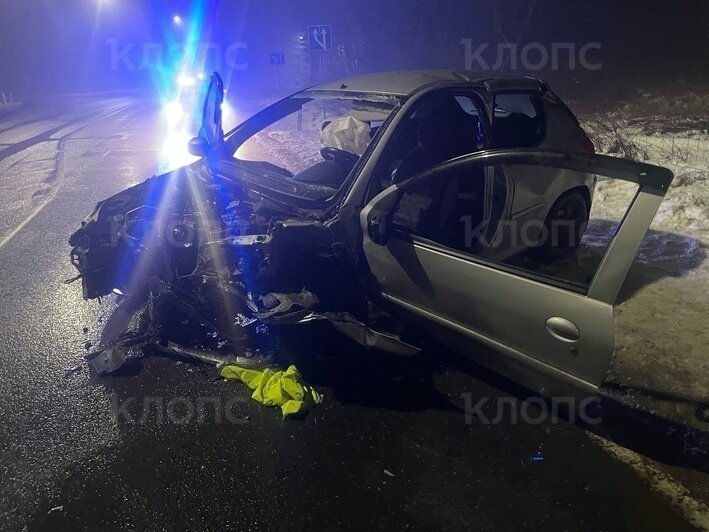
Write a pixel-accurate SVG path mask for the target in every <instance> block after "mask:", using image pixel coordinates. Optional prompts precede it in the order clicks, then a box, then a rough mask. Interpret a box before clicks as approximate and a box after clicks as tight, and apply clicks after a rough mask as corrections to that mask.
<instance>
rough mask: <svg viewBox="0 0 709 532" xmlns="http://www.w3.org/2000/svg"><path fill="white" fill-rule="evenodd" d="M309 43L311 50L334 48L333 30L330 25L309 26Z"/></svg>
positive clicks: (319, 50) (321, 50) (324, 50)
mask: <svg viewBox="0 0 709 532" xmlns="http://www.w3.org/2000/svg"><path fill="white" fill-rule="evenodd" d="M308 43H309V44H310V51H311V52H327V51H328V50H332V30H331V28H330V26H308Z"/></svg>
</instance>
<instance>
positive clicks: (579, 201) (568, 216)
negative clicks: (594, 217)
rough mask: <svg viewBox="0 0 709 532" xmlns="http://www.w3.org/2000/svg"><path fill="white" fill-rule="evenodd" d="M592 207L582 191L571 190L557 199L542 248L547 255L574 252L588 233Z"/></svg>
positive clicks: (545, 223) (548, 219)
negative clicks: (558, 252) (585, 233)
mask: <svg viewBox="0 0 709 532" xmlns="http://www.w3.org/2000/svg"><path fill="white" fill-rule="evenodd" d="M589 212H590V206H589V204H588V201H587V199H586V196H585V195H584V194H583V192H581V191H580V190H570V191H568V192H565V193H564V194H562V195H561V196H559V197H558V198H557V200H556V201H555V202H554V205H552V207H551V209H549V214H548V215H547V218H546V221H545V222H544V226H545V229H546V231H545V235H544V236H545V238H544V240H543V242H542V243H541V245H540V248H541V250H542V251H544V252H545V253H553V252H555V251H573V250H575V249H576V248H577V247H578V246H579V244H580V243H581V237H582V236H583V234H584V232H585V231H586V226H587V225H588V217H589Z"/></svg>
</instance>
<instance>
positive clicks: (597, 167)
mask: <svg viewBox="0 0 709 532" xmlns="http://www.w3.org/2000/svg"><path fill="white" fill-rule="evenodd" d="M505 165H526V166H532V167H537V166H544V167H548V168H551V169H566V170H573V171H579V172H588V173H594V174H598V175H601V176H608V177H609V178H612V179H613V180H618V181H620V182H621V185H623V184H629V185H631V186H633V187H635V191H634V192H632V193H631V194H630V195H629V196H628V198H629V203H628V207H627V209H625V211H624V212H623V213H622V215H621V216H620V218H619V220H618V223H616V224H615V225H614V224H612V223H610V222H609V223H608V224H605V225H603V224H601V225H600V226H599V227H601V228H606V229H607V231H606V233H607V234H608V235H609V242H608V245H607V247H606V248H605V249H604V251H603V252H602V253H601V252H600V251H599V250H598V249H596V248H594V247H593V246H592V244H593V241H592V239H591V240H589V242H590V245H591V247H590V248H589V249H590V250H591V255H593V260H590V259H589V261H590V262H589V264H591V265H592V267H590V266H589V267H588V270H587V271H583V272H580V273H579V272H576V271H575V269H574V261H573V260H571V261H569V260H568V257H567V258H564V260H565V261H566V262H564V263H563V265H562V266H558V265H556V264H552V266H551V267H550V266H549V264H547V263H544V264H542V266H541V267H540V268H539V270H540V271H530V270H529V268H528V267H527V262H526V261H527V260H528V259H527V258H525V257H522V258H519V257H518V258H517V259H516V260H517V261H518V262H517V263H515V262H514V261H511V262H509V263H500V262H495V261H494V260H490V259H488V258H486V257H487V248H488V247H494V239H490V238H487V237H485V235H483V234H482V233H479V234H473V235H472V236H471V234H469V233H467V234H465V235H464V236H465V238H461V237H460V234H457V233H458V232H457V230H455V231H451V230H448V229H447V228H446V227H447V224H450V223H455V221H456V218H457V217H459V214H460V209H457V210H456V209H447V208H446V209H443V211H448V210H450V211H451V213H447V212H441V208H440V207H436V206H435V205H433V206H432V201H433V200H431V199H430V198H432V197H434V196H446V195H447V196H448V197H453V196H454V193H451V192H446V193H440V192H436V193H433V192H431V193H428V192H427V191H426V186H428V185H431V186H432V187H433V188H432V189H430V190H439V191H440V190H443V189H441V188H440V187H446V186H447V185H446V184H447V183H448V182H449V181H451V180H457V183H456V184H455V186H451V187H448V188H449V189H452V190H454V191H460V190H464V191H465V192H466V193H468V191H469V190H472V191H474V190H475V189H476V187H474V186H473V187H470V186H469V183H470V182H473V181H475V180H478V179H483V178H484V176H486V175H489V173H490V170H491V168H492V167H494V168H500V167H504V166H505ZM671 180H672V173H671V172H670V171H669V170H667V169H664V168H660V167H656V166H651V165H646V164H640V163H634V162H631V161H626V160H622V159H616V158H612V157H608V156H602V155H593V154H568V153H558V152H544V151H537V150H494V151H487V152H483V153H479V154H473V155H469V156H465V157H461V158H458V159H455V160H453V161H448V162H446V163H443V164H441V165H438V166H437V167H435V168H433V169H431V170H429V171H427V172H425V173H423V174H421V175H418V176H416V177H414V178H411V179H410V180H408V181H406V182H404V183H401V184H397V185H393V186H391V187H389V188H388V189H386V190H384V191H383V192H381V193H380V194H379V195H378V196H377V197H375V198H374V199H373V200H372V201H371V202H370V203H369V204H368V205H367V206H366V207H365V209H364V210H363V211H362V213H361V217H360V222H361V224H362V229H363V233H364V242H363V249H364V255H365V257H366V260H367V262H368V264H369V267H370V269H371V272H372V273H373V275H374V277H375V278H376V282H377V283H378V285H379V290H380V291H381V293H382V295H383V296H384V298H386V299H387V300H389V301H390V302H392V303H394V304H395V305H398V306H400V307H402V308H404V309H406V310H407V311H409V312H411V313H413V314H415V315H418V316H419V317H423V318H425V319H426V320H429V321H432V322H434V323H437V324H438V325H443V326H444V327H445V328H447V329H450V330H452V331H455V332H457V333H461V334H463V335H464V336H466V337H469V338H472V339H475V340H477V341H479V342H481V343H482V344H485V345H487V346H488V347H491V348H492V350H485V352H490V351H491V352H493V353H495V354H494V356H492V357H490V356H487V355H486V356H487V359H485V360H481V362H482V363H484V364H486V365H489V366H491V367H492V368H493V369H495V370H497V371H499V372H501V373H503V374H505V375H506V376H508V377H510V378H512V379H514V380H516V381H518V382H521V383H522V384H524V385H526V386H528V387H530V388H533V389H535V390H537V391H539V392H541V393H548V388H547V383H549V382H562V383H565V384H570V385H572V387H573V388H574V389H577V390H578V389H580V390H583V391H584V392H593V391H595V389H596V388H597V387H598V385H600V383H601V382H602V381H603V378H604V376H605V374H606V371H607V370H608V368H609V365H610V362H611V358H612V355H613V349H614V327H613V304H614V302H615V300H616V297H617V295H618V293H619V291H620V289H621V285H622V283H623V281H624V279H625V277H626V275H627V273H628V270H629V268H630V266H631V264H632V262H633V259H634V257H635V253H636V251H637V249H638V247H639V245H640V242H641V240H642V238H643V236H644V235H645V232H646V231H647V229H648V228H649V226H650V223H651V222H652V219H653V217H654V215H655V213H656V211H657V209H658V207H659V205H660V203H661V201H662V198H663V197H664V195H665V192H666V191H667V188H668V187H669V184H670V182H671ZM417 187H418V188H417ZM421 187H423V188H421ZM419 189H420V190H419ZM417 190H418V192H416V191H417ZM457 197H458V198H462V197H463V195H462V193H460V194H458V196H457ZM417 202H418V204H417ZM470 205H473V206H474V205H476V203H470ZM426 206H428V208H430V209H433V211H435V212H433V213H432V216H429V217H428V218H427V219H426V220H423V219H422V216H419V219H417V222H423V224H424V228H423V230H421V229H420V228H419V229H416V228H412V227H413V226H412V227H409V226H407V224H408V223H409V222H408V221H407V217H408V218H412V217H413V218H416V216H417V213H419V214H420V213H422V212H425V210H426ZM473 210H474V209H473ZM459 218H460V219H461V220H462V219H463V216H462V215H461V216H460V217H459ZM478 218H479V217H478ZM402 220H403V221H402ZM445 220H448V221H445ZM451 220H453V222H451ZM503 222H504V221H503ZM485 223H486V221H485V220H484V219H483V220H480V224H479V226H480V227H485ZM540 223H541V222H540ZM467 225H471V224H470V223H468V224H467ZM503 226H504V223H501V225H500V231H503V230H504V227H503ZM407 228H408V229H407ZM537 229H538V227H537ZM596 230H598V228H597V227H594V231H596ZM456 235H457V236H456ZM594 235H595V233H594ZM594 235H591V236H592V237H593V236H594ZM460 243H465V246H467V247H461V245H459V244H460ZM530 252H531V250H530ZM490 256H494V253H492V254H490ZM529 260H531V259H529ZM576 260H579V259H578V257H576ZM554 268H556V269H557V270H558V272H556V270H554ZM550 271H551V272H556V273H553V274H552V275H550V274H549V272H550ZM559 272H560V273H559ZM574 276H576V277H574ZM577 277H578V278H577ZM479 353H483V351H479Z"/></svg>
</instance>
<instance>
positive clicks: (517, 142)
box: [492, 93, 546, 148]
mask: <svg viewBox="0 0 709 532" xmlns="http://www.w3.org/2000/svg"><path fill="white" fill-rule="evenodd" d="M543 109H544V106H543V105H542V103H541V100H540V98H539V96H538V95H536V94H529V93H502V94H496V95H495V97H494V107H493V117H492V132H493V139H494V145H495V147H496V148H531V147H534V146H538V145H539V144H541V143H542V141H543V140H544V134H545V129H546V124H545V117H544V111H543Z"/></svg>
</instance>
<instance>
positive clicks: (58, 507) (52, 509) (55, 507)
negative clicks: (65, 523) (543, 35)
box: [47, 505, 64, 515]
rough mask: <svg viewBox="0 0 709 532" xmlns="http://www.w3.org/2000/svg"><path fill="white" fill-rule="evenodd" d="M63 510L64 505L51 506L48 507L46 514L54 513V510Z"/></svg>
mask: <svg viewBox="0 0 709 532" xmlns="http://www.w3.org/2000/svg"><path fill="white" fill-rule="evenodd" d="M63 511H64V506H63V505H62V506H54V507H53V508H50V509H49V511H48V512H47V515H49V514H51V513H54V512H63Z"/></svg>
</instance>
